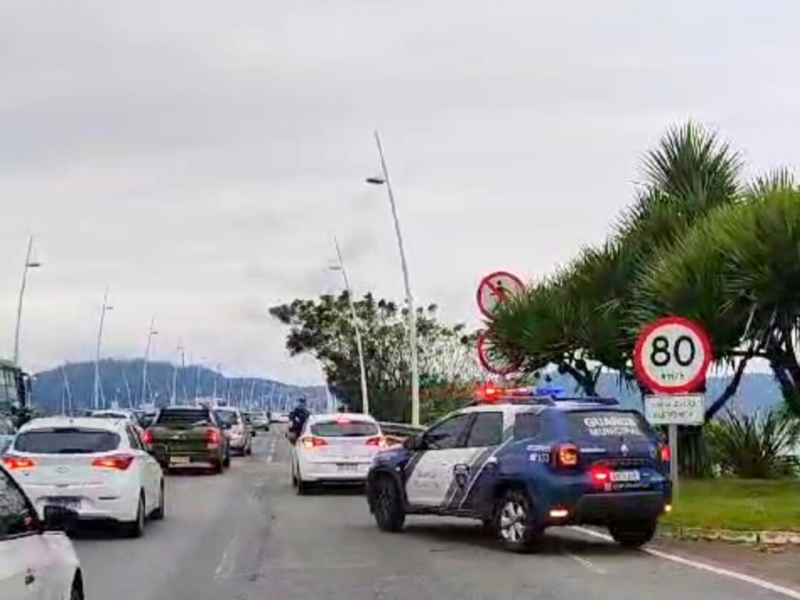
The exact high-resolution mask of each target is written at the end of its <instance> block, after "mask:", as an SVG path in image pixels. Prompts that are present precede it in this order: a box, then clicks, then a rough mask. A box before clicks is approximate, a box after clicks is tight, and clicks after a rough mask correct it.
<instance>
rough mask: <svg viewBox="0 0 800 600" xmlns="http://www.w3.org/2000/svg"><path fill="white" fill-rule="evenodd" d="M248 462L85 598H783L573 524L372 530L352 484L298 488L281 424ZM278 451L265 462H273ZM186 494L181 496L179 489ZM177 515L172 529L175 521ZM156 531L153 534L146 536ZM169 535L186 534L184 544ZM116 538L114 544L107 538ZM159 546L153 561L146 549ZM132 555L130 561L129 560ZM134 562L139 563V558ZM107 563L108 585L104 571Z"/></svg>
mask: <svg viewBox="0 0 800 600" xmlns="http://www.w3.org/2000/svg"><path fill="white" fill-rule="evenodd" d="M257 440H258V441H257V444H256V446H255V453H254V456H253V457H249V458H247V459H236V460H235V461H234V468H233V469H232V470H231V472H230V473H229V474H228V475H227V476H226V477H224V478H219V481H221V482H226V483H227V486H228V487H227V488H224V489H222V490H220V489H217V487H216V486H215V485H213V481H211V483H212V486H210V487H209V486H208V485H207V483H209V482H208V481H206V480H205V479H203V478H189V477H187V478H185V480H184V479H182V478H170V483H171V482H173V481H180V482H181V483H184V481H185V482H186V486H187V489H186V494H185V495H184V496H185V499H186V501H187V502H189V504H191V503H201V504H202V509H201V510H198V509H196V508H195V509H192V510H193V511H196V512H192V513H191V515H192V516H187V517H186V525H189V524H191V526H190V527H185V526H183V524H184V521H183V518H182V517H181V516H180V512H178V514H175V513H176V509H172V516H170V515H169V514H168V517H167V520H166V521H164V522H163V524H158V526H159V527H161V526H162V525H163V527H168V526H169V525H172V527H173V528H172V529H171V530H170V531H171V533H170V535H171V536H172V539H167V538H162V537H156V536H155V535H154V536H151V537H152V538H153V539H154V540H156V541H158V542H159V544H157V545H156V547H154V548H147V549H145V548H146V547H144V546H142V547H141V550H140V548H139V547H137V546H136V544H138V543H140V542H143V543H148V541H149V540H150V537H145V538H144V539H143V540H134V541H120V542H119V544H120V545H121V546H122V547H123V548H124V552H123V553H121V554H123V555H124V556H119V555H117V556H115V555H113V554H110V553H108V552H105V551H104V550H97V552H96V554H95V555H93V559H94V562H93V563H92V562H90V561H87V563H86V564H85V565H84V568H85V570H86V572H87V579H88V580H89V590H90V592H91V593H92V595H90V596H88V597H89V598H90V599H91V598H111V597H114V598H116V599H118V600H129V599H130V600H139V599H141V600H156V599H158V600H163V599H164V598H170V599H175V600H184V599H185V600H189V599H192V600H205V599H212V598H213V599H219V598H237V599H240V600H242V599H244V600H247V599H250V598H252V599H256V598H258V599H261V598H282V599H284V598H285V599H289V600H291V599H293V598H298V599H303V600H309V599H312V598H322V597H325V598H326V600H327V599H332V600H336V599H338V598H347V599H348V600H351V599H353V600H357V599H360V598H370V599H372V598H375V597H380V598H383V599H387V600H388V599H392V598H408V597H409V596H414V597H417V598H422V599H425V598H436V599H437V600H439V599H441V598H450V597H452V598H466V599H473V598H475V599H477V598H492V599H493V600H495V599H497V598H512V599H513V598H526V599H527V598H531V597H534V598H554V599H564V600H566V599H574V598H603V599H604V600H605V599H606V598H608V597H614V598H619V599H620V600H626V599H628V598H630V599H633V598H636V600H640V598H641V597H642V594H646V595H647V596H649V597H651V598H654V599H656V600H660V599H663V600H666V599H668V598H669V599H670V600H672V599H673V598H674V597H677V596H680V597H681V600H694V599H700V598H703V599H705V598H707V597H709V595H710V596H711V597H716V596H722V595H724V596H726V600H738V599H744V598H747V599H751V598H779V597H781V596H778V595H777V594H773V593H765V592H763V591H762V590H760V589H758V588H755V587H752V586H750V585H747V584H744V583H742V582H738V581H733V580H729V579H726V578H723V577H719V576H716V575H713V574H710V573H706V572H702V571H696V570H694V569H691V568H688V567H686V566H682V565H676V564H674V563H669V562H664V561H661V560H659V559H657V558H655V557H652V556H648V555H646V554H643V553H639V552H630V551H626V550H624V549H622V548H620V547H619V546H617V545H615V544H612V543H607V542H605V541H602V540H596V539H593V538H587V537H586V536H585V535H583V534H581V533H577V532H575V531H573V530H570V529H566V530H553V531H552V532H551V533H549V534H548V536H547V537H546V539H545V543H544V544H543V547H542V549H541V551H540V552H539V553H537V554H534V555H530V556H521V555H514V554H509V553H506V552H503V551H501V550H499V549H498V547H497V545H496V544H495V542H494V541H493V540H492V537H491V536H489V535H486V534H484V533H483V532H482V531H481V529H480V527H479V526H478V525H476V524H474V523H472V522H470V521H462V520H453V519H435V518H431V519H426V518H422V517H417V518H414V517H410V518H409V522H408V526H407V528H406V531H405V533H402V534H397V535H392V534H384V533H381V532H379V531H378V530H377V528H376V526H375V524H374V521H373V519H372V517H371V515H370V514H369V511H368V509H367V506H366V501H365V499H364V498H363V495H361V494H360V493H359V492H358V491H353V490H347V489H342V490H335V491H331V492H323V493H320V494H315V495H312V496H308V497H298V496H296V495H295V493H294V491H293V489H292V488H291V483H290V473H289V462H288V461H289V456H290V451H289V446H288V444H287V443H286V442H285V441H284V439H283V437H282V432H277V431H276V432H271V433H270V434H269V435H268V436H258V438H257ZM270 456H271V457H272V458H271V460H270V461H269V462H268V458H269V457H270ZM179 496H180V494H178V493H174V494H173V497H179ZM171 518H175V519H178V520H179V522H180V523H181V525H182V526H180V527H179V526H178V523H177V522H176V523H174V524H172V523H170V519H171ZM149 533H150V532H148V536H149ZM175 538H185V539H178V540H176V539H175ZM109 543H110V544H112V545H115V544H117V543H118V542H117V541H110V542H109ZM144 554H151V556H150V557H145V556H143V555H144ZM132 558H133V559H135V560H136V561H137V562H136V563H134V565H133V567H132V566H131V565H130V564H128V563H129V562H130V560H131V559H132ZM138 561H141V563H140V562H138ZM98 570H101V571H104V575H102V576H101V580H99V581H98V580H95V581H94V586H95V587H92V585H93V584H92V578H93V577H95V578H96V577H97V571H98Z"/></svg>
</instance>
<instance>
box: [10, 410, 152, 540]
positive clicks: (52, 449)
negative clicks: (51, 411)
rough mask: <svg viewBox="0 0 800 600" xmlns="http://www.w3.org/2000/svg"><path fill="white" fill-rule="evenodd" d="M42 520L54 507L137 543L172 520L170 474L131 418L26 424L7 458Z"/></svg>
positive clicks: (45, 420) (51, 419)
mask: <svg viewBox="0 0 800 600" xmlns="http://www.w3.org/2000/svg"><path fill="white" fill-rule="evenodd" d="M3 463H4V465H5V467H6V469H7V470H8V471H9V472H10V473H11V474H12V475H13V476H14V478H15V479H16V480H17V481H18V482H19V484H20V485H21V486H22V487H23V489H24V490H25V492H26V493H27V494H28V496H29V497H30V498H31V501H32V502H33V505H34V507H35V508H36V511H37V513H38V514H39V516H40V517H43V516H44V514H45V511H46V509H47V508H48V507H51V506H56V507H60V508H63V509H67V510H70V511H73V512H74V513H75V514H76V516H77V518H78V519H80V520H87V521H88V520H99V521H113V522H115V523H118V524H119V525H120V526H121V527H122V529H123V530H124V532H125V533H126V535H128V536H129V537H139V536H141V535H142V534H143V533H144V527H145V521H146V519H147V518H149V517H151V518H153V519H162V518H163V517H164V475H163V473H162V471H161V467H160V466H159V464H158V461H156V459H155V458H153V457H152V456H151V455H150V454H149V453H148V451H147V449H146V448H145V446H144V444H143V443H142V440H141V439H140V438H139V434H138V433H137V431H136V430H135V429H134V428H133V426H131V424H130V423H129V422H127V421H125V420H122V419H118V420H108V419H97V418H94V417H88V418H87V417H79V418H72V417H49V418H42V419H34V420H33V421H29V422H28V423H26V424H25V425H23V426H22V427H21V428H20V430H19V433H18V434H17V436H16V437H15V438H14V442H13V443H12V444H11V447H10V448H9V450H8V452H7V453H6V455H5V457H4V458H3Z"/></svg>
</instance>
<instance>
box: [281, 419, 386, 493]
mask: <svg viewBox="0 0 800 600" xmlns="http://www.w3.org/2000/svg"><path fill="white" fill-rule="evenodd" d="M387 446H388V443H387V441H386V438H384V437H383V435H382V434H381V429H380V427H379V426H378V423H377V421H375V419H373V418H372V417H370V416H369V415H362V414H349V413H347V414H327V415H311V416H310V417H309V418H308V420H307V421H306V424H305V426H304V427H303V431H302V433H301V434H300V437H299V438H298V439H297V443H296V444H295V445H294V452H293V460H292V482H293V483H294V485H295V487H296V488H297V493H298V494H305V493H306V492H307V491H308V489H309V488H310V487H311V486H313V485H314V484H318V483H363V482H364V481H365V479H366V477H367V472H368V471H369V468H370V465H371V464H372V459H373V457H374V456H375V455H376V454H377V453H378V452H379V451H380V450H382V449H384V448H386V447H387Z"/></svg>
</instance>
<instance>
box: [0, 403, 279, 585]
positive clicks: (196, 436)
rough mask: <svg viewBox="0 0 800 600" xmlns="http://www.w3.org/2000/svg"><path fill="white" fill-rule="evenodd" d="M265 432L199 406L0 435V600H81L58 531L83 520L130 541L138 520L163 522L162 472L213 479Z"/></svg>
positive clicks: (43, 423) (76, 571) (257, 420)
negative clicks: (204, 472)
mask: <svg viewBox="0 0 800 600" xmlns="http://www.w3.org/2000/svg"><path fill="white" fill-rule="evenodd" d="M0 425H6V423H5V422H4V421H3V420H2V419H0ZM143 425H144V426H145V427H143ZM267 429H269V419H268V417H267V415H266V414H263V413H248V412H244V411H241V410H239V409H238V408H234V407H215V406H211V405H207V404H200V405H197V406H175V407H167V408H163V409H161V410H160V411H158V413H157V414H156V415H155V416H154V418H152V419H151V420H150V421H145V422H143V421H142V420H141V418H140V415H137V414H136V413H134V412H132V411H121V410H108V411H94V412H93V413H91V414H90V415H88V416H83V417H69V416H57V417H46V418H37V419H34V420H32V421H30V422H28V423H26V424H25V425H23V426H22V427H21V428H20V429H19V431H16V432H15V431H13V430H12V428H11V427H10V426H9V427H8V428H7V429H5V428H3V429H0V436H2V437H0V443H4V445H5V448H3V449H2V461H0V598H3V600H22V599H23V598H25V599H27V598H37V599H40V598H41V599H47V600H56V599H58V600H63V599H64V598H69V599H70V600H82V599H83V597H84V594H83V592H84V587H83V574H82V572H81V570H80V563H79V561H78V558H77V556H76V554H75V551H74V549H73V547H72V544H71V542H70V541H69V539H68V538H67V537H66V535H65V532H67V531H69V530H71V529H73V528H74V527H75V526H76V525H77V524H78V523H79V522H81V521H93V522H102V523H111V524H114V525H115V526H117V527H118V529H119V531H120V532H121V533H122V534H124V535H125V536H126V537H131V538H136V537H140V536H141V535H143V534H144V531H145V525H146V522H147V521H148V520H160V519H163V518H164V516H165V512H166V502H165V499H166V493H167V486H166V483H165V476H164V474H165V473H166V472H169V471H172V470H176V469H186V468H194V467H200V468H210V469H211V470H212V471H213V472H214V473H222V472H223V471H224V469H225V468H226V467H227V466H229V465H230V458H231V455H232V454H239V455H241V456H246V455H248V454H250V453H251V452H252V439H253V436H254V435H256V432H257V431H258V430H267Z"/></svg>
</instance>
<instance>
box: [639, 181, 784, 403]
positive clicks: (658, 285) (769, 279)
mask: <svg viewBox="0 0 800 600" xmlns="http://www.w3.org/2000/svg"><path fill="white" fill-rule="evenodd" d="M799 249H800V188H798V187H797V186H796V185H795V184H794V183H793V180H792V179H791V178H790V177H788V176H787V175H786V174H785V173H783V172H782V173H781V174H780V175H778V176H777V177H773V178H766V179H762V180H759V181H757V182H756V184H755V185H754V186H751V188H750V189H749V191H748V193H747V200H746V201H744V202H741V203H738V204H734V205H730V206H723V207H720V208H718V209H716V210H714V211H712V212H711V213H709V215H708V216H707V217H706V218H705V219H704V220H703V221H701V222H700V223H698V225H697V226H696V227H695V228H694V229H693V230H692V231H691V232H690V233H689V234H688V235H686V236H685V237H684V238H683V239H681V240H680V241H679V242H678V243H676V244H673V245H672V246H671V247H669V248H668V249H663V250H662V251H661V252H660V253H659V256H658V259H657V260H656V261H655V262H654V265H653V268H652V269H651V270H650V272H649V273H648V274H647V276H646V277H645V278H644V279H643V280H642V283H641V287H640V289H639V291H638V293H637V298H636V303H635V308H634V315H635V317H636V318H637V319H638V321H639V322H640V323H645V322H647V321H649V320H650V319H652V318H653V317H654V316H655V315H662V314H680V315H684V316H688V317H690V318H692V319H694V320H696V321H698V322H700V323H701V324H702V325H703V326H704V327H705V329H706V331H707V332H708V333H709V334H710V337H711V339H712V343H713V346H714V352H715V355H716V356H718V357H723V358H727V359H729V360H732V359H735V358H738V359H740V363H739V365H740V369H742V370H743V369H744V366H743V365H744V364H746V362H747V361H748V360H750V359H751V358H753V357H761V358H764V359H766V360H767V361H768V362H769V364H770V367H771V368H772V370H773V373H774V375H775V378H776V380H777V381H778V383H779V384H780V387H781V391H782V392H783V396H784V398H785V400H786V402H787V405H788V406H789V408H790V409H791V410H792V411H793V412H795V413H796V414H798V415H800V363H798V357H797V350H796V348H797V342H798V324H800V250H799ZM737 373H739V371H738V370H737ZM739 377H741V375H739ZM719 408H721V405H717V404H715V406H712V408H711V409H710V411H709V413H707V417H710V416H713V414H714V413H715V412H716V411H717V410H719Z"/></svg>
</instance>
